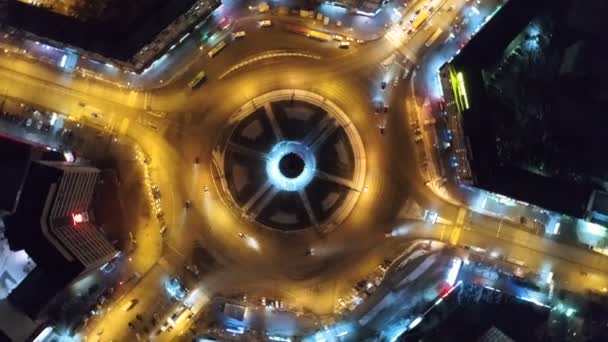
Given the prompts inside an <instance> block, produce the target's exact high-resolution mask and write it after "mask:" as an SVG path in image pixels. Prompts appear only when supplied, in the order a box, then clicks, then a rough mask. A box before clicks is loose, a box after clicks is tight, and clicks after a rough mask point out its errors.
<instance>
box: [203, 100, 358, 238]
mask: <svg viewBox="0 0 608 342" xmlns="http://www.w3.org/2000/svg"><path fill="white" fill-rule="evenodd" d="M213 160H214V163H213V165H214V170H213V171H214V173H215V174H216V175H217V176H218V178H219V179H220V180H221V181H220V183H219V187H220V193H221V194H222V195H223V196H222V198H224V199H225V200H226V202H227V203H228V204H229V205H230V206H231V207H233V208H235V209H237V211H238V212H239V213H240V214H241V216H242V217H244V218H246V219H248V220H250V221H253V222H256V223H257V224H259V225H261V226H263V227H266V228H270V229H274V230H278V231H282V232H294V231H301V230H304V229H308V228H312V227H314V228H317V229H318V230H320V231H323V232H327V231H328V230H331V229H333V228H334V227H336V226H337V225H338V224H340V223H341V222H342V221H343V220H344V219H345V218H346V217H347V216H348V214H349V213H350V211H351V210H352V208H353V207H354V205H355V203H356V202H357V199H358V197H359V194H360V193H361V190H362V188H363V183H364V179H365V172H366V170H365V151H364V148H363V144H362V141H361V138H360V136H359V134H358V133H357V132H356V130H355V128H354V126H353V125H352V123H351V122H350V119H349V118H348V116H347V115H346V114H345V113H344V112H342V111H341V110H340V109H339V108H338V107H337V106H335V105H334V104H333V103H332V102H331V101H328V100H327V99H325V98H323V97H321V96H319V95H317V94H314V93H311V92H308V91H303V90H277V91H273V92H271V93H267V94H264V95H262V96H259V97H257V98H255V99H254V100H252V101H250V102H248V103H247V104H245V105H244V106H242V107H241V108H239V109H238V110H237V111H236V112H235V113H234V115H233V116H232V117H231V118H230V120H229V122H228V125H227V128H226V130H225V131H224V132H223V134H222V137H221V138H220V141H219V143H218V145H217V146H216V148H215V150H214V156H213Z"/></svg>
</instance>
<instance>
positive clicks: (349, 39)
mask: <svg viewBox="0 0 608 342" xmlns="http://www.w3.org/2000/svg"><path fill="white" fill-rule="evenodd" d="M346 40H347V41H349V42H354V41H355V38H353V37H348V36H347V37H346Z"/></svg>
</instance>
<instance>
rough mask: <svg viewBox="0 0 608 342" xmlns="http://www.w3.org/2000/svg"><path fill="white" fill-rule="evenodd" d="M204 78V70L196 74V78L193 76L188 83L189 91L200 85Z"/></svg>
mask: <svg viewBox="0 0 608 342" xmlns="http://www.w3.org/2000/svg"><path fill="white" fill-rule="evenodd" d="M205 77H207V74H205V71H204V70H203V71H201V72H199V73H198V74H196V76H194V78H193V79H192V81H190V82H188V87H190V89H194V88H196V87H198V86H199V85H201V83H203V81H204V80H205Z"/></svg>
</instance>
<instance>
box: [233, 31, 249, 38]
mask: <svg viewBox="0 0 608 342" xmlns="http://www.w3.org/2000/svg"><path fill="white" fill-rule="evenodd" d="M246 35H247V33H246V32H245V31H238V32H234V33H233V34H232V39H238V38H243V37H245V36H246Z"/></svg>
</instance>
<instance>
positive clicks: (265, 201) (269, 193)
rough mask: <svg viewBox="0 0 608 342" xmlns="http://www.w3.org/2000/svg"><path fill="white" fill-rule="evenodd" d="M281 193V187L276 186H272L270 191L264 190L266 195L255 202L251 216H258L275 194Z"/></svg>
mask: <svg viewBox="0 0 608 342" xmlns="http://www.w3.org/2000/svg"><path fill="white" fill-rule="evenodd" d="M277 193H279V189H278V188H277V187H276V186H273V187H271V188H270V191H266V192H264V196H262V198H261V199H260V200H259V201H257V202H256V203H255V204H254V207H253V210H252V211H251V214H250V216H252V217H253V218H257V217H258V215H260V213H261V212H262V210H264V208H266V207H267V206H268V204H270V201H272V199H273V198H274V196H276V195H277Z"/></svg>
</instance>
